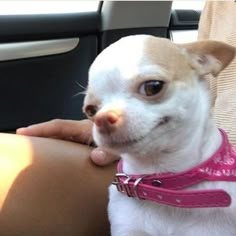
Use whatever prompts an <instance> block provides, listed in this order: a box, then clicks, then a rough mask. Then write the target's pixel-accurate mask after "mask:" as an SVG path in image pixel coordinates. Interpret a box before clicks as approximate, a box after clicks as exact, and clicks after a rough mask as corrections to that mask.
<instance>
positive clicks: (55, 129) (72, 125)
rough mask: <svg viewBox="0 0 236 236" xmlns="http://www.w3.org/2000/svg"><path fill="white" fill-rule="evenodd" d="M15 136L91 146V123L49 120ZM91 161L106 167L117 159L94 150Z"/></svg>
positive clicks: (20, 130) (18, 130)
mask: <svg viewBox="0 0 236 236" xmlns="http://www.w3.org/2000/svg"><path fill="white" fill-rule="evenodd" d="M16 133H17V134H21V135H27V136H37V137H45V138H57V139H63V140H67V141H73V142H77V143H81V144H86V145H91V144H93V138H92V122H91V121H90V120H81V121H74V120H60V119H56V120H51V121H47V122H43V123H39V124H35V125H31V126H28V127H24V128H19V129H17V130H16ZM90 157H91V159H92V161H93V162H94V163H95V164H97V165H100V166H103V165H107V164H109V163H111V162H113V161H115V160H118V159H119V157H117V156H114V155H112V154H110V153H107V152H106V151H104V150H103V149H102V148H95V149H93V150H92V152H91V155H90Z"/></svg>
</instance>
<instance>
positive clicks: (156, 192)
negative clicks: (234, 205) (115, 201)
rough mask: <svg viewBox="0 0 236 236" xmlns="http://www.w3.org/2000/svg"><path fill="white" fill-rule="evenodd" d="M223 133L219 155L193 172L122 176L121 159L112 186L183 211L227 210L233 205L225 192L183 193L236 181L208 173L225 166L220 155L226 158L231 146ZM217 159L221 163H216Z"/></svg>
mask: <svg viewBox="0 0 236 236" xmlns="http://www.w3.org/2000/svg"><path fill="white" fill-rule="evenodd" d="M220 131H221V134H222V144H221V146H220V147H219V149H218V150H217V151H216V153H214V154H213V155H212V157H211V158H209V159H208V160H207V161H205V162H203V163H201V164H200V165H198V166H196V167H194V168H192V169H190V170H187V171H185V172H181V173H178V174H174V173H164V174H156V173H155V174H150V175H127V174H125V173H123V162H122V160H120V161H119V163H118V167H117V170H118V173H117V174H116V177H115V179H114V181H113V184H114V185H116V187H117V190H118V191H120V192H122V193H124V194H126V195H128V196H129V197H136V198H139V199H142V200H152V201H155V202H158V203H162V204H166V205H170V206H176V207H182V208H204V207H227V206H229V205H230V204H231V197H230V195H229V194H228V193H227V192H225V191H224V190H222V189H211V190H183V189H185V188H187V187H191V186H194V185H195V184H198V183H201V182H203V181H207V180H208V181H209V180H210V181H219V180H223V181H236V176H233V175H230V176H227V175H221V176H218V175H213V174H210V173H211V172H209V171H206V170H209V169H210V168H213V167H214V168H216V165H221V164H222V163H220V162H219V156H222V155H224V156H225V154H226V153H225V152H226V151H225V147H229V142H228V139H227V135H226V134H225V132H224V131H222V130H220ZM227 150H228V148H227ZM217 160H218V163H216V161H217ZM221 166H222V165H221ZM214 170H215V169H214ZM214 173H218V172H217V171H215V172H214ZM229 177H230V178H229Z"/></svg>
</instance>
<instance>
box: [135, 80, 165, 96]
mask: <svg viewBox="0 0 236 236" xmlns="http://www.w3.org/2000/svg"><path fill="white" fill-rule="evenodd" d="M163 85H164V82H163V81H159V80H149V81H145V82H144V83H142V84H141V85H140V87H139V93H140V94H142V95H145V96H154V95H156V94H158V93H159V92H160V91H161V90H162V88H163Z"/></svg>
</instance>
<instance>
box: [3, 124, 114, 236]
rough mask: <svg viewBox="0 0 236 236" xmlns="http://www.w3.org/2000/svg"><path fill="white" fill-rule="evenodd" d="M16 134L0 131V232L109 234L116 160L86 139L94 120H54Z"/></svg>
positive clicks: (16, 234)
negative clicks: (111, 194) (109, 187)
mask: <svg viewBox="0 0 236 236" xmlns="http://www.w3.org/2000/svg"><path fill="white" fill-rule="evenodd" d="M17 133H18V134H21V135H13V134H0V209H1V211H0V235H4V236H8V235H9V236H21V235H22V236H32V235H34V236H37V235H39V236H49V235H50V236H51V235H57V236H60V235H63V236H64V235H68V236H74V235H81V236H82V235H83V236H91V235H95V236H96V235H99V236H100V235H101V236H102V235H109V223H108V220H107V211H106V208H107V202H108V192H107V188H108V186H109V185H110V183H111V181H112V179H113V176H114V173H115V165H116V163H115V162H114V160H115V157H113V156H111V155H108V154H106V155H104V153H103V151H102V150H95V151H92V150H93V148H91V147H89V146H88V145H87V144H86V143H89V142H90V141H91V122H90V121H88V120H85V121H60V120H56V121H50V122H46V123H43V124H39V125H36V126H33V127H30V128H24V129H20V130H18V131H17ZM22 134H24V135H28V136H23V135H22ZM29 135H31V136H29ZM33 136H42V137H33ZM47 137H54V138H47ZM62 139H64V140H62ZM72 139H73V140H74V142H72V141H68V140H72ZM91 152H92V153H91ZM101 153H102V155H101ZM90 157H91V158H92V160H93V161H95V162H96V163H97V164H99V165H100V166H98V165H95V164H94V163H93V162H92V161H91V158H90ZM101 157H102V158H101ZM108 163H111V164H109V165H108ZM104 165H106V166H104Z"/></svg>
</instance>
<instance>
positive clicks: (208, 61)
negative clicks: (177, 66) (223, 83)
mask: <svg viewBox="0 0 236 236" xmlns="http://www.w3.org/2000/svg"><path fill="white" fill-rule="evenodd" d="M179 46H180V47H181V48H182V49H183V51H184V53H185V54H186V55H187V57H188V60H189V62H190V64H191V66H192V67H193V68H194V69H195V70H197V71H198V73H199V74H200V75H206V74H212V75H214V76H217V75H218V74H219V73H220V72H221V71H222V70H223V69H224V68H225V67H226V66H228V65H229V63H230V62H231V61H232V60H233V58H234V56H235V52H236V50H235V47H232V46H230V45H228V44H226V43H222V42H219V41H213V40H206V41H198V42H195V43H188V44H181V45H179Z"/></svg>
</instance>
